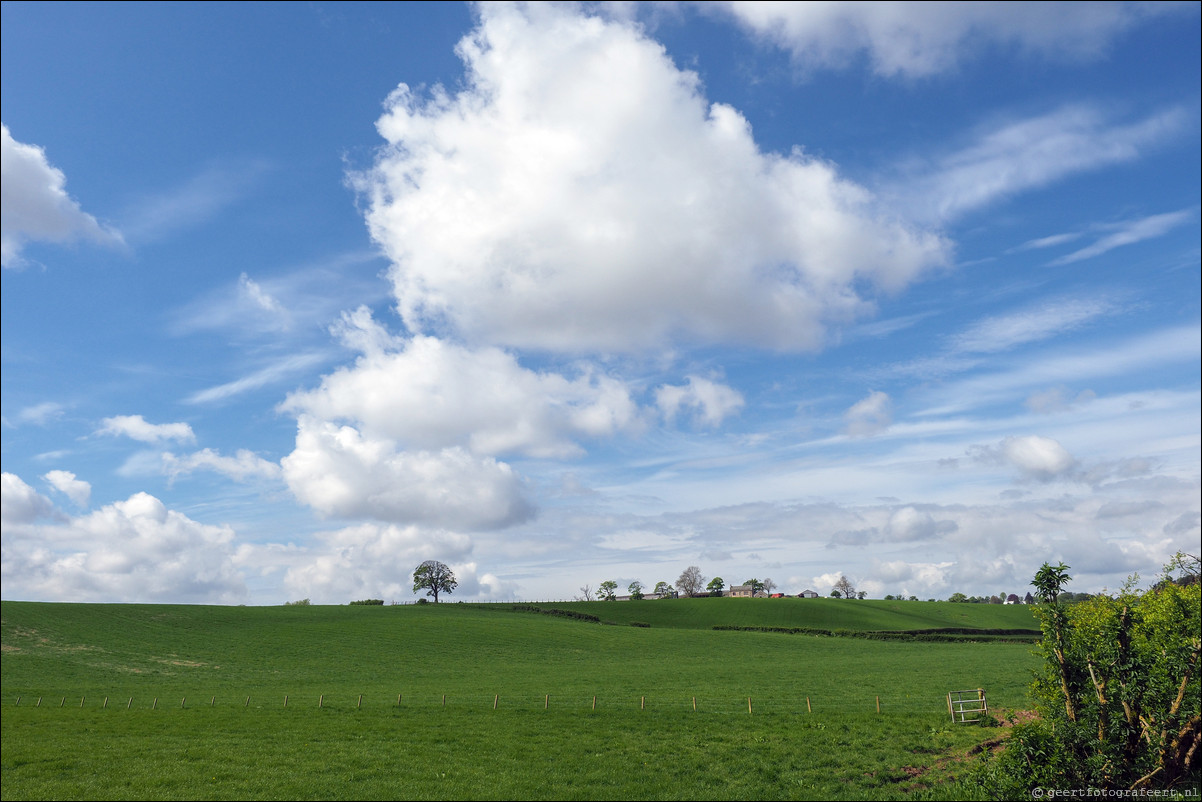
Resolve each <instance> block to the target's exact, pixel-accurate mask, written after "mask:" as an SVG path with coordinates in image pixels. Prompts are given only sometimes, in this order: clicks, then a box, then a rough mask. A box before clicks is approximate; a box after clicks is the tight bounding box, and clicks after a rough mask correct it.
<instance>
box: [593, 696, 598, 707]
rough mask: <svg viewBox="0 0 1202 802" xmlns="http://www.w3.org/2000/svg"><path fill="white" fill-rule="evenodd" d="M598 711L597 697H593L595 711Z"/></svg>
mask: <svg viewBox="0 0 1202 802" xmlns="http://www.w3.org/2000/svg"><path fill="white" fill-rule="evenodd" d="M596 709H597V697H596V696H593V710H596Z"/></svg>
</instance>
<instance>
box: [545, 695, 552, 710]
mask: <svg viewBox="0 0 1202 802" xmlns="http://www.w3.org/2000/svg"><path fill="white" fill-rule="evenodd" d="M550 706H551V694H547V698H546V699H543V710H546V709H547V708H548V707H550Z"/></svg>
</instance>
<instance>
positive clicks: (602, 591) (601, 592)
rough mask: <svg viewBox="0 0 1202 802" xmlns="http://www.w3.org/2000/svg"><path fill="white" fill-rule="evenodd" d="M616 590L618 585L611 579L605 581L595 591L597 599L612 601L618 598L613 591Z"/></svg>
mask: <svg viewBox="0 0 1202 802" xmlns="http://www.w3.org/2000/svg"><path fill="white" fill-rule="evenodd" d="M617 589H618V583H617V582H614V581H613V580H612V579H607V580H605V581H604V582H602V583H601V587H599V588H598V589H597V595H598V598H600V599H601V600H602V601H613V600H614V599H616V598H618V596H617V594H616V592H615V591H617Z"/></svg>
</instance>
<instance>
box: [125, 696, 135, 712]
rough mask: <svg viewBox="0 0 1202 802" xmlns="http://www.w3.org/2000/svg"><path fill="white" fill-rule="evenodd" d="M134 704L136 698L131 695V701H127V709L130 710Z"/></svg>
mask: <svg viewBox="0 0 1202 802" xmlns="http://www.w3.org/2000/svg"><path fill="white" fill-rule="evenodd" d="M133 704H134V698H133V697H132V696H131V697H129V701H128V702H126V703H125V709H126V710H129V709H130V708H131V707H133Z"/></svg>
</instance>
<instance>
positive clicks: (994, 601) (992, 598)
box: [989, 596, 1002, 604]
mask: <svg viewBox="0 0 1202 802" xmlns="http://www.w3.org/2000/svg"><path fill="white" fill-rule="evenodd" d="M989 603H990V604H1001V603H1002V600H1001V599H999V598H998V597H997V596H990V597H989Z"/></svg>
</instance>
